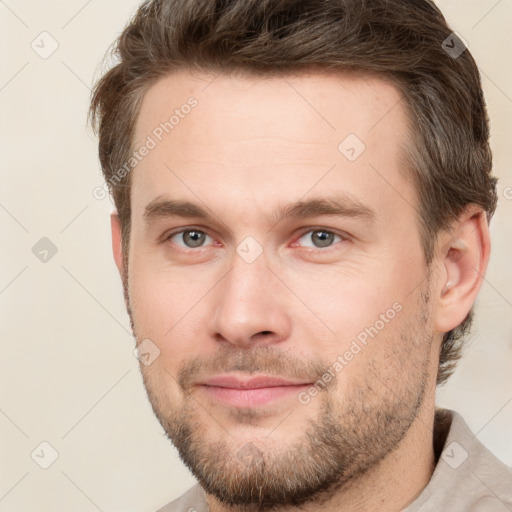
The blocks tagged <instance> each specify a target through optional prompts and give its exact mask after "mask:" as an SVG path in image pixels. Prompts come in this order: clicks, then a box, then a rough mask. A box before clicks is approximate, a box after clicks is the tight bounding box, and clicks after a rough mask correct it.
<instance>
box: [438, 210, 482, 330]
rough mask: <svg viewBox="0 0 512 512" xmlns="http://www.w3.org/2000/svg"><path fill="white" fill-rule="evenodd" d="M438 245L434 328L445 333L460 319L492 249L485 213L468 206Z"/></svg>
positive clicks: (468, 306) (474, 293)
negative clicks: (437, 277) (438, 269)
mask: <svg viewBox="0 0 512 512" xmlns="http://www.w3.org/2000/svg"><path fill="white" fill-rule="evenodd" d="M440 247H441V248H442V249H440V251H441V252H440V254H439V255H438V266H440V267H441V272H440V273H439V279H438V281H437V286H436V297H435V298H436V302H437V304H436V312H435V330H436V331H437V332H442V333H445V332H448V331H450V330H452V329H454V328H455V327H457V326H458V325H460V324H461V323H462V322H463V320H464V318H465V317H466V315H467V314H468V312H469V310H470V309H471V307H472V306H473V304H474V302H475V300H476V297H477V295H478V292H479V290H480V287H481V285H482V282H483V279H484V275H485V272H486V270H487V264H488V262H489V255H490V252H491V241H490V235H489V226H488V223H487V216H486V213H485V212H484V211H483V210H482V209H481V208H480V207H477V206H475V205H470V206H469V207H468V208H467V209H466V210H465V211H464V213H463V214H462V215H461V216H460V217H459V219H458V221H457V222H456V224H455V225H454V228H453V230H452V231H451V232H450V233H449V234H448V233H447V234H445V235H443V236H442V239H441V244H440Z"/></svg>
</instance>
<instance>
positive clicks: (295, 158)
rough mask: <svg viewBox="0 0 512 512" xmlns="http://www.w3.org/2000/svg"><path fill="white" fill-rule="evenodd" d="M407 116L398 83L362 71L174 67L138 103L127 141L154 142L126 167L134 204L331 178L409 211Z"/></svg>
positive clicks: (322, 185)
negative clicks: (266, 72) (252, 72)
mask: <svg viewBox="0 0 512 512" xmlns="http://www.w3.org/2000/svg"><path fill="white" fill-rule="evenodd" d="M191 105H193V106H191ZM408 125H409V123H408V117H407V113H406V108H405V100H404V99H403V98H402V95H401V93H400V91H399V90H398V89H397V88H396V87H395V86H394V85H392V84H391V83H390V82H388V81H385V80H383V79H381V78H378V77H374V76H370V75H362V74H355V73H350V74H349V73H339V72H336V73H335V72H329V73H327V72H322V73H313V72H310V73H304V74H301V75H293V76H292V75H289V76H286V75H283V76H279V77H277V76H274V77H253V76H241V75H238V76H233V75H227V74H224V73H220V74H219V75H213V74H198V73H191V72H189V71H187V70H181V71H178V72H174V73H172V74H170V75H167V76H165V77H163V78H162V79H160V80H158V81H157V82H156V83H155V84H154V85H153V86H152V87H151V88H150V89H149V90H148V91H147V92H146V94H145V96H144V98H143V101H142V104H141V108H140V111H139V115H138V118H137V122H136V126H135V135H134V141H133V148H134V150H137V148H140V147H141V146H143V145H145V144H147V141H148V140H149V139H151V140H153V142H154V147H153V148H152V149H151V150H150V151H149V152H147V153H148V154H147V155H146V156H145V157H144V158H143V159H142V160H141V161H140V163H138V164H137V166H136V168H135V169H134V170H133V171H132V172H133V176H132V202H133V210H134V211H135V210H137V209H138V210H139V211H140V212H142V209H143V207H144V206H145V205H146V204H147V203H149V202H150V201H152V200H154V199H155V198H157V197H159V196H162V195H164V194H167V195H170V196H172V195H173V194H174V195H175V196H176V195H177V196H179V198H180V199H183V198H184V196H187V198H189V199H190V198H194V191H195V195H196V196H197V195H198V194H199V195H202V196H203V197H206V196H211V195H212V194H214V193H215V197H217V198H219V197H220V199H219V203H218V206H219V205H224V206H225V204H226V201H229V203H230V204H234V202H236V200H237V199H238V201H240V202H243V201H246V200H249V199H252V200H253V202H254V198H255V196H259V197H260V198H261V197H264V198H265V200H266V201H267V200H268V201H271V199H272V198H275V201H276V202H279V203H284V199H286V198H287V197H288V198H289V199H293V200H298V199H300V198H301V197H302V196H304V194H305V193H306V192H307V190H308V189H309V190H312V189H314V191H315V193H316V194H315V195H318V194H319V193H320V194H321V193H322V192H327V191H333V188H337V189H338V190H340V191H341V190H344V191H345V192H347V193H349V194H352V195H353V196H358V197H365V196H368V198H369V199H370V201H373V202H374V203H375V206H376V208H375V209H376V210H378V209H379V204H378V203H379V202H380V203H386V204H381V205H380V209H385V208H388V209H391V210H398V209H400V208H402V209H409V213H413V210H412V209H411V205H413V204H414V203H415V194H414V191H413V190H412V187H411V186H410V183H408V182H407V180H406V179H405V177H404V173H403V172H402V170H403V169H404V168H405V166H406V165H407V164H406V161H405V158H404V151H403V147H402V146H403V145H404V143H406V142H407V141H408V138H409V131H408ZM152 145H153V144H152ZM329 169H331V170H334V171H333V172H328V171H329ZM195 199H197V197H195ZM211 200H212V201H215V198H211ZM256 202H258V201H256ZM400 202H401V203H400ZM259 204H260V205H261V204H262V202H261V200H260V201H259Z"/></svg>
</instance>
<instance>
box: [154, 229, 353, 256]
mask: <svg viewBox="0 0 512 512" xmlns="http://www.w3.org/2000/svg"><path fill="white" fill-rule="evenodd" d="M187 231H198V232H199V233H203V234H205V235H206V236H210V235H208V233H207V232H206V231H204V230H203V229H200V228H195V227H193V226H192V227H187V228H182V229H180V230H179V231H174V232H172V233H169V234H168V235H166V236H165V238H164V240H163V242H164V243H165V242H170V240H171V238H172V237H174V236H176V235H180V234H182V233H186V232H187ZM315 232H323V233H328V234H329V235H331V234H332V235H334V236H337V237H339V238H340V239H341V241H340V242H338V243H341V242H345V241H347V240H348V239H349V237H348V236H347V235H345V234H341V233H337V232H335V231H332V230H329V229H325V228H322V227H310V228H308V229H307V230H305V231H302V232H301V234H300V235H298V236H297V238H296V241H298V240H300V239H301V238H303V237H304V235H307V234H308V233H315ZM210 238H213V237H210ZM171 243H172V242H171ZM293 243H294V244H295V243H296V242H293ZM335 245H336V242H333V244H332V245H329V246H327V247H325V248H322V247H315V246H306V247H304V248H306V249H310V250H318V251H320V252H327V251H329V250H330V249H332V248H333V247H334V246H335ZM178 247H179V248H180V249H182V250H184V251H194V250H196V251H197V250H200V249H205V248H206V247H207V246H204V245H202V246H199V247H196V248H194V247H183V246H178Z"/></svg>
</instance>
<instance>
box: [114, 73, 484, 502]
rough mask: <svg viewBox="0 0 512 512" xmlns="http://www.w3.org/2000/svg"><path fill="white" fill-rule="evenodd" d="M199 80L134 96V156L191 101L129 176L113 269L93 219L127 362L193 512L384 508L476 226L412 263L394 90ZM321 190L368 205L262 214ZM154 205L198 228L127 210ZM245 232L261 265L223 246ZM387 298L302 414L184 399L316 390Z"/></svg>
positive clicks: (422, 429)
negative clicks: (214, 390) (229, 388)
mask: <svg viewBox="0 0 512 512" xmlns="http://www.w3.org/2000/svg"><path fill="white" fill-rule="evenodd" d="M214 78H215V77H214V76H213V75H208V74H202V75H200V74H197V73H195V74H191V73H189V72H187V71H185V70H182V71H179V72H174V73H173V74H171V75H168V76H166V77H164V78H162V79H160V80H159V81H158V82H156V83H155V84H154V85H153V86H152V87H151V88H150V89H149V90H148V91H147V93H146V94H145V96H144V100H143V103H142V106H141V110H140V113H139V116H138V119H137V123H136V127H135V137H134V141H133V142H134V144H133V146H134V147H135V148H136V147H140V146H141V145H142V144H144V141H145V140H146V137H147V136H148V135H150V134H151V133H152V131H153V130H154V128H155V127H156V126H158V125H159V124H160V123H161V122H162V121H164V120H166V119H168V117H169V116H170V115H171V114H172V112H173V111H174V110H175V109H176V108H180V106H181V105H183V104H184V103H186V101H187V99H188V98H189V97H190V96H194V97H195V98H196V99H197V101H198V105H197V106H196V107H195V108H194V109H193V110H192V112H191V113H190V114H189V115H187V116H184V118H183V119H180V122H179V124H178V125H177V126H175V127H174V129H173V130H172V131H171V132H170V133H169V134H168V135H166V136H165V137H164V138H163V140H162V141H161V142H159V144H158V145H157V146H156V147H155V148H154V149H152V150H151V151H150V152H149V154H148V155H147V156H146V157H145V158H144V159H143V160H142V161H141V162H140V163H139V164H138V165H137V167H136V168H135V169H134V170H133V171H132V176H131V177H132V190H131V204H132V227H131V236H130V244H129V254H128V255H123V252H122V240H121V230H120V223H119V218H118V217H117V215H116V214H115V213H114V214H113V215H112V217H111V226H112V242H113V252H114V258H115V261H116V265H117V267H118V269H119V272H120V275H121V277H122V278H123V282H124V287H125V299H126V303H127V308H128V312H129V314H130V318H131V321H132V327H133V330H134V335H135V337H136V339H137V343H140V342H142V340H145V339H150V340H151V342H152V343H153V344H154V345H156V346H157V347H158V349H159V350H160V355H159V357H157V358H156V359H155V360H154V362H152V363H151V364H150V365H148V366H146V365H143V364H141V370H142V374H143V378H144V384H145V386H146V389H147V392H148V397H149V399H150V401H151V404H152V406H153V410H154V411H155V414H156V416H157V417H158V419H159V420H160V422H161V424H162V426H163V427H164V429H165V431H166V432H167V435H168V436H169V438H170V439H171V440H172V441H173V442H174V444H175V445H176V446H177V448H178V451H179V452H180V455H181V457H182V459H183V460H184V462H185V463H186V464H187V465H188V466H189V467H190V469H191V470H192V472H193V473H194V475H195V476H196V478H197V479H198V480H199V482H200V483H201V485H202V487H203V488H204V489H205V491H206V498H207V501H208V505H209V508H210V511H211V512H220V511H228V510H237V511H252V510H270V509H272V510H276V511H283V512H284V511H289V510H292V509H296V508H297V507H298V506H300V508H301V510H304V511H307V512H309V511H315V510H318V507H319V505H321V506H322V510H323V511H324V512H330V511H338V512H340V511H341V512H343V511H351V512H354V511H363V510H364V511H366V512H371V511H399V510H401V509H402V508H404V507H406V506H407V505H408V504H410V503H411V502H412V501H414V499H415V498H416V497H417V496H418V495H419V494H420V493H421V491H422V489H423V488H424V487H425V486H426V484H427V483H428V481H429V480H430V478H431V475H432V472H433V470H434V467H435V464H436V460H435V457H434V453H433V449H432V437H433V436H432V427H433V421H434V413H435V381H436V374H437V366H438V359H439V350H440V343H441V339H442V333H444V332H447V331H449V330H450V329H452V328H454V327H455V326H457V325H458V324H460V323H461V322H462V320H463V319H464V317H465V316H466V314H467V313H468V311H469V310H470V308H471V306H472V304H473V303H474V301H475V299H476V296H477V294H478V291H479V289H480V286H481V283H482V279H483V275H484V274H485V270H486V267H487V262H488V258H489V251H490V242H489V232H488V227H487V222H486V219H485V214H484V213H483V212H482V211H481V210H480V209H479V208H477V207H474V206H471V207H468V209H467V210H466V211H465V212H464V213H463V215H461V217H460V218H459V220H458V222H456V223H454V225H453V229H452V231H451V232H450V233H441V234H440V235H439V238H438V241H437V242H438V243H437V246H436V247H437V249H436V255H435V259H434V261H433V263H432V265H431V267H430V268H429V269H428V268H427V267H426V265H425V260H424V256H423V252H422V249H421V245H420V238H419V232H418V225H417V222H416V217H415V215H416V213H415V209H414V208H417V206H418V201H417V196H416V192H415V189H414V187H413V185H412V183H411V181H410V180H408V179H407V174H406V172H404V170H405V171H406V170H407V169H406V165H407V164H406V162H405V160H404V158H403V144H404V143H406V142H407V140H408V137H409V132H408V118H407V112H406V110H405V106H404V102H403V101H400V93H399V92H398V91H397V89H396V88H395V87H394V86H392V85H391V84H389V83H387V82H385V81H383V80H381V79H378V78H374V77H369V76H362V75H356V74H343V73H337V74H334V73H323V74H320V73H318V72H311V73H303V74H300V75H296V76H293V77H292V76H288V77H286V78H285V77H274V78H267V79H261V78H254V77H242V76H237V77H234V76H228V75H227V74H222V73H221V74H220V75H219V76H218V77H217V78H215V80H214ZM351 133H353V134H356V135H357V136H358V137H359V139H360V140H362V141H363V142H364V144H365V145H366V149H365V151H364V152H363V153H362V154H361V155H360V156H359V157H358V158H357V159H356V160H355V161H349V160H348V159H347V158H345V156H344V155H343V154H341V153H340V151H339V150H338V145H339V144H340V142H341V141H342V140H343V139H344V138H345V137H346V136H347V135H348V134H351ZM333 194H350V196H351V197H354V198H357V199H358V200H360V201H361V202H363V203H364V204H365V205H367V206H368V207H370V208H371V209H372V210H374V212H375V219H374V221H373V223H372V222H368V220H365V219H363V218H348V217H343V216H333V215H320V216H315V217H311V218H302V219H284V220H282V221H281V222H279V223H276V222H275V220H272V218H271V213H272V212H273V211H274V210H275V209H276V208H277V206H278V205H286V204H288V203H291V202H294V201H298V200H307V199H311V198H313V197H315V198H323V197H326V196H330V195H333ZM164 197H165V198H167V199H179V200H188V201H191V202H194V203H197V204H198V205H200V206H202V207H203V208H205V209H206V210H208V212H209V213H210V214H211V216H212V218H211V219H204V218H194V217H192V218H181V217H176V216H171V217H160V218H158V219H153V222H151V223H147V222H145V221H144V218H143V214H144V209H145V207H146V206H147V205H148V204H149V203H150V202H152V201H154V200H155V199H156V198H159V199H162V198H164ZM186 228H188V229H189V230H190V229H191V228H195V230H200V231H201V232H202V233H205V234H206V235H207V236H205V237H204V242H203V243H202V245H199V246H194V245H193V238H192V239H191V236H190V235H192V234H193V233H190V231H188V232H186V233H183V232H182V233H181V234H180V233H177V234H175V235H174V236H172V238H169V237H170V235H171V234H172V233H175V232H177V231H179V230H180V229H182V230H185V229H186ZM193 230H194V229H192V231H193ZM323 230H327V231H329V232H331V233H334V234H335V235H340V236H334V237H331V238H329V236H328V240H330V241H331V242H330V245H329V244H327V246H323V245H322V246H318V242H316V244H315V239H314V237H313V236H312V235H315V233H316V236H318V231H320V232H323ZM312 232H313V233H312ZM184 235H185V236H184ZM196 236H197V233H196ZM248 236H251V237H253V238H254V239H255V240H256V241H257V243H258V244H259V246H260V247H261V249H262V251H263V252H262V254H261V255H260V256H259V257H258V258H257V259H255V260H254V261H253V262H251V263H248V262H247V261H246V260H245V259H244V258H242V257H241V256H240V255H239V253H237V250H236V249H237V247H238V246H239V244H240V243H241V242H242V241H244V239H245V238H246V237H248ZM324 236H325V233H324ZM341 237H344V238H341ZM199 240H203V239H202V238H201V235H200V236H199ZM187 243H188V246H187ZM191 243H192V246H190V245H191ZM126 261H127V262H128V267H126V263H125V262H126ZM397 303H398V304H399V305H400V306H401V309H400V312H397V313H396V315H394V318H393V319H392V320H389V321H388V322H386V323H385V325H384V327H383V328H382V329H380V330H379V332H378V334H377V335H376V336H375V337H373V338H369V339H368V342H367V344H366V345H365V346H364V347H363V348H362V349H361V350H360V351H359V352H358V353H357V354H355V355H354V356H353V358H352V359H351V360H350V361H346V362H347V364H345V365H343V368H342V369H341V370H339V371H335V372H334V374H335V376H334V378H333V379H332V380H331V381H330V383H329V385H328V386H326V387H325V389H324V390H323V391H321V392H319V393H318V394H317V395H316V396H314V397H312V398H311V400H310V401H309V402H308V403H301V401H300V400H299V399H298V395H297V394H293V395H290V396H288V397H287V398H284V399H282V400H277V401H274V402H270V403H269V404H266V405H263V406H254V407H235V406H231V405H225V404H222V403H220V402H218V401H216V400H215V399H213V398H212V397H211V396H210V395H208V394H207V393H206V392H205V390H204V388H203V387H200V386H198V385H196V384H197V383H198V382H200V381H202V380H204V379H205V378H208V377H213V376H214V375H219V374H225V373H231V374H233V375H243V376H249V375H250V374H251V375H252V376H254V375H258V374H265V375H274V376H284V377H287V378H290V379H296V380H301V381H302V382H310V383H314V382H315V381H317V380H318V379H319V378H320V377H321V376H322V375H323V374H324V373H325V371H327V370H328V369H329V368H331V369H332V367H333V363H334V362H335V361H336V360H337V357H338V356H339V355H343V354H345V353H346V351H347V350H349V349H350V347H351V343H352V342H353V340H354V339H356V337H357V336H358V334H360V333H361V332H362V331H364V329H365V328H367V327H369V326H372V325H375V323H376V321H377V320H379V318H382V317H381V316H380V315H382V314H385V312H386V311H388V310H389V309H390V308H392V305H393V304H397ZM360 345H361V344H360Z"/></svg>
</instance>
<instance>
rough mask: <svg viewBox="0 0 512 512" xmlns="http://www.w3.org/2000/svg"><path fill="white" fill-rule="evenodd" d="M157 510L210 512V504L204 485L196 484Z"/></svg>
mask: <svg viewBox="0 0 512 512" xmlns="http://www.w3.org/2000/svg"><path fill="white" fill-rule="evenodd" d="M156 512H208V504H207V503H206V500H205V494H204V491H203V489H202V487H201V486H200V485H199V484H196V485H194V486H193V487H191V488H190V489H189V490H188V491H187V492H185V494H182V495H181V496H180V497H179V498H176V499H175V500H174V501H171V502H170V503H168V504H167V505H165V506H164V507H162V508H159V509H158V510H157V511H156Z"/></svg>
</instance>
